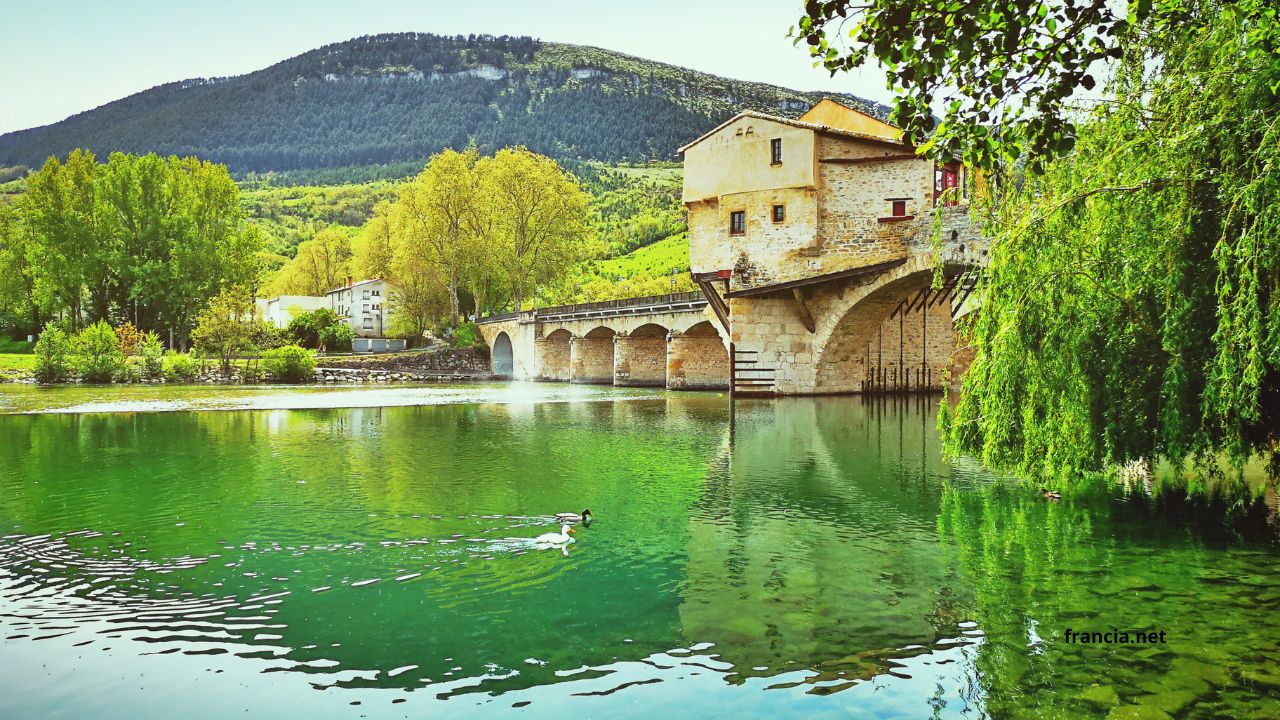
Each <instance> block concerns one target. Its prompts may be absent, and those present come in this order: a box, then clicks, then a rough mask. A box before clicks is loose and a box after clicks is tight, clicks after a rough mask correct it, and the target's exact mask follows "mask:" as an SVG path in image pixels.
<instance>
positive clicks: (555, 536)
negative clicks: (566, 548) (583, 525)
mask: <svg viewBox="0 0 1280 720" xmlns="http://www.w3.org/2000/svg"><path fill="white" fill-rule="evenodd" d="M572 535H573V528H571V527H569V526H568V525H561V526H560V532H558V533H543V534H542V535H539V536H538V537H536V538H534V542H536V543H538V544H539V545H567V544H569V543H571V542H573V537H572Z"/></svg>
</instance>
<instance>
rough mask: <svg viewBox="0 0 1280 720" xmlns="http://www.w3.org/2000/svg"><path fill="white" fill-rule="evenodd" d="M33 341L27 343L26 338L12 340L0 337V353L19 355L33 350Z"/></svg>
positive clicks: (34, 346)
mask: <svg viewBox="0 0 1280 720" xmlns="http://www.w3.org/2000/svg"><path fill="white" fill-rule="evenodd" d="M35 348H36V345H35V343H29V342H27V341H26V340H13V339H10V338H7V337H0V353H5V354H13V355H21V354H25V353H33V352H35Z"/></svg>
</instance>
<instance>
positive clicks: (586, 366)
mask: <svg viewBox="0 0 1280 720" xmlns="http://www.w3.org/2000/svg"><path fill="white" fill-rule="evenodd" d="M569 374H570V379H569V382H574V383H581V384H587V385H612V384H613V337H612V336H609V337H602V338H589V337H575V338H573V339H572V340H570V341H569Z"/></svg>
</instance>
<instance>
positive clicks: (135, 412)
mask: <svg viewBox="0 0 1280 720" xmlns="http://www.w3.org/2000/svg"><path fill="white" fill-rule="evenodd" d="M24 392H27V393H36V391H34V390H27V391H24ZM338 392H340V393H343V394H334V393H338ZM388 392H390V393H391V394H392V396H395V397H401V398H403V397H412V398H414V402H418V403H428V404H421V405H416V406H406V407H379V406H378V405H381V404H384V403H385V401H386V400H387V398H388V397H389V396H388V395H385V394H379V393H388ZM145 393H146V391H144V394H143V395H142V396H136V395H135V396H128V397H125V396H119V395H112V394H111V391H110V390H106V389H103V390H93V389H87V388H86V389H76V390H75V391H73V392H70V393H65V394H62V395H56V394H55V395H43V396H42V395H38V394H29V395H21V396H19V395H14V396H11V398H10V401H9V406H10V407H11V408H13V409H18V410H31V409H35V408H37V407H45V408H55V409H60V410H62V411H68V412H64V413H62V414H33V415H8V416H0V536H3V539H0V698H3V700H2V701H0V716H2V717H5V718H9V717H13V718H60V717H68V718H70V717H76V718H81V717H94V718H131V719H132V718H169V717H184V718H225V717H233V716H234V717H275V718H286V717H307V718H329V717H333V718H358V717H379V718H381V717H388V718H390V717H421V716H425V715H432V716H440V717H451V718H452V717H493V716H495V715H497V716H502V715H521V716H528V717H564V716H585V717H610V718H615V717H654V716H658V715H660V714H666V715H668V716H671V717H761V718H771V717H850V716H854V717H907V718H915V717H939V718H949V717H965V718H973V717H1000V718H1003V717H1011V718H1020V717H1044V718H1056V717H1060V718H1078V717H1091V716H1096V717H1106V716H1107V715H1108V714H1109V713H1110V714H1111V716H1112V717H1139V718H1162V717H1166V716H1169V717H1195V718H1216V717H1236V718H1254V717H1256V718H1274V717H1280V670H1278V667H1280V665H1278V664H1277V663H1278V662H1280V613H1277V610H1280V570H1278V569H1277V567H1276V560H1277V549H1276V547H1275V546H1274V545H1273V544H1271V543H1269V542H1265V541H1244V540H1238V539H1236V540H1232V539H1229V535H1228V534H1225V533H1216V532H1215V533H1209V534H1205V533H1204V532H1203V531H1200V530H1195V529H1192V526H1190V525H1188V524H1186V523H1185V522H1175V521H1170V520H1168V519H1167V518H1166V516H1165V515H1163V514H1161V513H1158V512H1155V511H1154V510H1152V509H1151V508H1149V507H1148V506H1147V505H1146V504H1145V503H1142V502H1139V501H1122V500H1115V499H1112V498H1110V497H1109V496H1107V495H1103V494H1097V493H1094V494H1090V495H1086V496H1080V497H1068V498H1066V499H1064V500H1063V501H1061V502H1057V503H1053V502H1048V501H1046V500H1044V499H1043V498H1042V497H1041V496H1040V494H1039V493H1037V492H1036V491H1035V490H1034V489H1031V488H1026V487H1023V486H1021V485H1016V484H1012V483H1010V482H1008V481H1007V480H1004V479H1001V478H998V477H995V476H994V475H992V474H991V473H989V472H987V471H985V470H983V469H982V468H981V467H980V466H978V465H976V464H975V463H973V462H970V461H965V460H960V461H957V462H954V463H947V462H943V461H942V460H941V459H940V453H939V448H938V438H937V433H936V431H935V430H934V415H933V409H932V407H931V406H928V405H925V404H923V403H917V402H907V403H902V404H894V403H875V404H866V403H864V402H863V401H861V400H859V399H851V398H840V399H836V398H832V399H789V400H778V401H767V402H761V401H757V402H750V403H739V404H738V405H737V407H736V412H735V416H734V417H733V418H732V420H733V421H732V422H731V417H730V409H729V406H728V403H727V401H726V400H725V399H724V398H723V397H719V396H716V395H710V394H708V395H700V394H666V393H642V392H628V391H621V392H615V391H612V390H607V389H587V388H569V387H567V386H521V385H512V386H505V387H504V386H486V387H483V388H435V389H430V388H421V389H406V390H403V391H396V390H394V389H391V390H367V391H365V390H342V391H330V392H329V393H316V392H307V391H289V390H280V389H275V390H263V391H260V392H255V393H251V394H248V395H244V396H237V397H236V398H231V399H228V397H227V396H225V395H219V394H218V393H217V392H216V391H214V392H212V393H210V392H209V391H204V394H203V395H202V394H201V393H199V392H196V391H192V393H191V395H190V396H189V397H184V398H182V399H181V400H180V401H177V402H176V403H175V402H174V401H171V400H166V399H164V398H163V396H162V395H161V394H155V395H147V394H145ZM370 393H372V394H370ZM397 393H399V394H397ZM403 393H409V395H408V396H406V395H404V394H403ZM317 396H319V398H320V399H319V400H318V399H317ZM211 398H220V399H216V400H215V399H211ZM468 399H470V400H480V401H483V402H471V401H468ZM290 404H293V405H301V406H305V407H310V408H313V409H304V410H285V409H279V407H281V406H288V405H290ZM317 405H319V407H317ZM343 406H349V407H343ZM184 407H198V408H206V409H204V410H202V411H198V412H187V411H180V412H145V411H146V410H182V409H183V408H184ZM240 407H254V408H276V409H257V410H225V411H216V412H215V411H212V410H209V409H207V408H224V409H225V408H240ZM103 410H113V411H115V412H97V411H103ZM584 506H589V507H590V508H591V510H592V511H593V513H594V514H595V516H596V522H594V523H593V524H592V525H591V526H590V527H589V528H581V527H580V528H578V533H577V535H576V539H577V542H576V543H574V544H572V545H570V546H568V549H567V553H561V552H560V551H558V550H555V549H539V548H537V547H535V546H534V545H532V543H531V540H530V539H531V538H533V537H534V536H536V535H539V534H541V533H545V532H549V531H552V530H553V529H554V528H555V527H556V523H555V522H554V520H553V519H552V518H551V517H550V515H552V514H554V513H555V512H559V511H578V510H581V509H582V508H583V507H584ZM1068 628H1071V629H1075V630H1077V631H1080V630H1086V631H1093V630H1096V631H1104V630H1108V629H1110V628H1117V629H1126V630H1127V629H1142V630H1146V629H1153V630H1157V631H1159V630H1163V631H1165V634H1166V638H1167V642H1166V643H1164V644H1155V645H1114V644H1113V645H1081V644H1069V643H1066V642H1064V641H1063V639H1062V634H1063V631H1064V630H1066V629H1068ZM246 711H248V712H247V713H246Z"/></svg>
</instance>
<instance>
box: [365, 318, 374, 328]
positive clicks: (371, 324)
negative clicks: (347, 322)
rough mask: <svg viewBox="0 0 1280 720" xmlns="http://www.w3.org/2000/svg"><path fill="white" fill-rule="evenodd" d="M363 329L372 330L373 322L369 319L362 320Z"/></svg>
mask: <svg viewBox="0 0 1280 720" xmlns="http://www.w3.org/2000/svg"><path fill="white" fill-rule="evenodd" d="M364 329H365V330H372V329H373V320H372V319H370V318H365V319H364Z"/></svg>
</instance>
